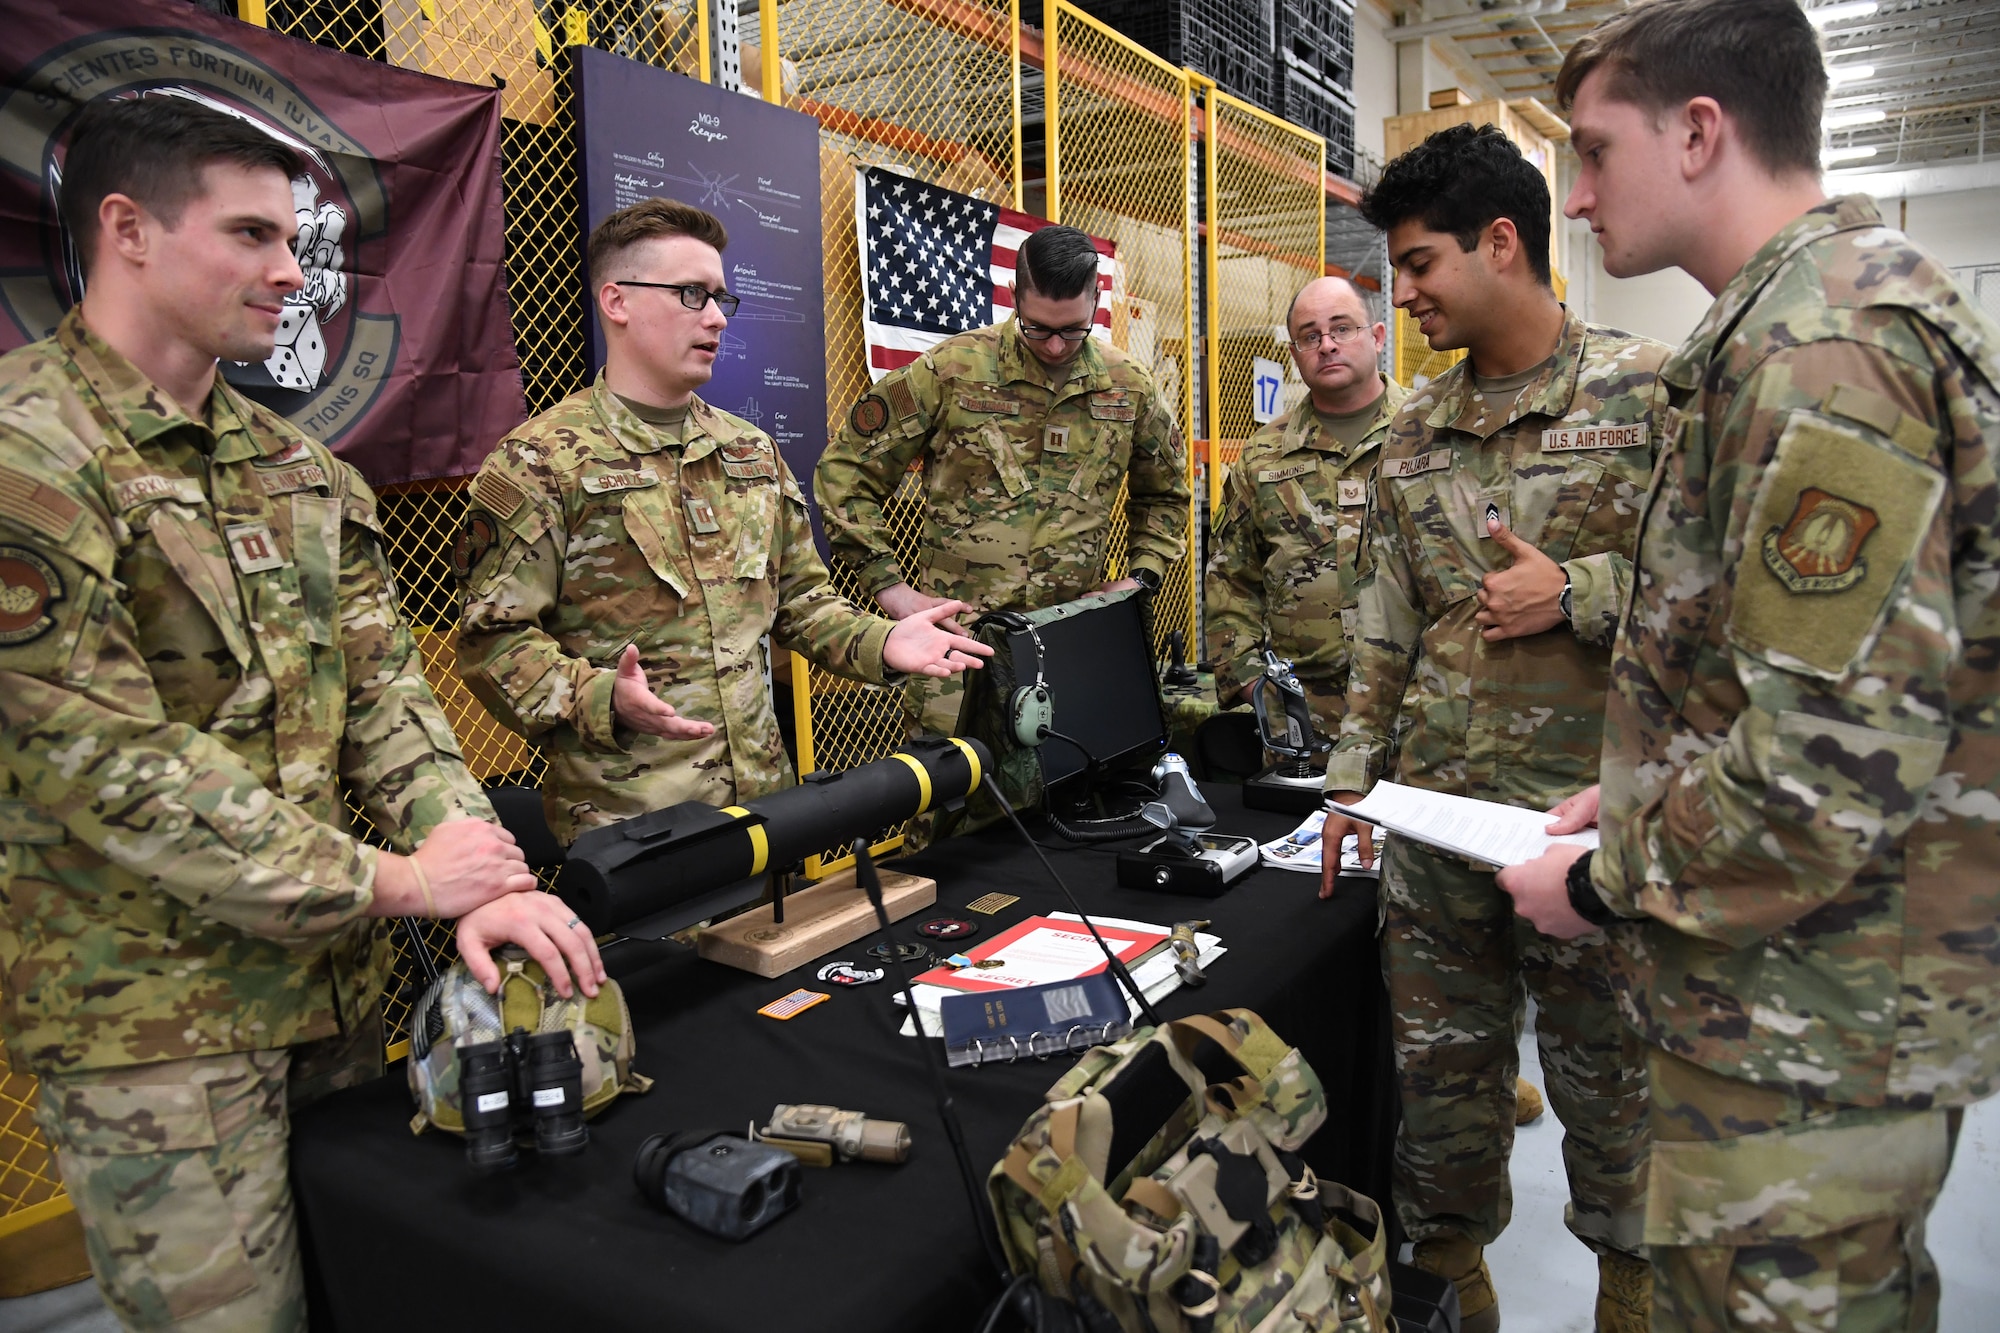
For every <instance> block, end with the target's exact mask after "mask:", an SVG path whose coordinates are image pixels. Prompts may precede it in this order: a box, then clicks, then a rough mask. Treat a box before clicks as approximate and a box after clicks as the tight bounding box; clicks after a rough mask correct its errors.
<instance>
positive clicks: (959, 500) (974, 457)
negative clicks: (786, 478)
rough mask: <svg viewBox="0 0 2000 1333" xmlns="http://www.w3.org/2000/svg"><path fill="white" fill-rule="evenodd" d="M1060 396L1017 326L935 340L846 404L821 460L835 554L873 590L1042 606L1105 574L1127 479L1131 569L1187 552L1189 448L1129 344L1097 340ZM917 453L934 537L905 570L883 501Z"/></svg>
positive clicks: (822, 497) (1160, 566)
mask: <svg viewBox="0 0 2000 1333" xmlns="http://www.w3.org/2000/svg"><path fill="white" fill-rule="evenodd" d="M1064 373H1065V375H1066V378H1065V379H1064V380H1063V382H1062V383H1061V384H1060V385H1059V386H1058V387H1057V388H1056V389H1054V390H1053V391H1051V390H1050V389H1049V388H1048V387H1047V385H1046V384H1045V383H1044V372H1043V370H1042V367H1041V363H1040V362H1039V361H1037V360H1035V356H1034V353H1033V352H1031V351H1029V350H1028V348H1027V347H1025V346H1024V345H1023V344H1022V342H1021V338H1020V335H1019V332H1018V330H1017V329H1016V327H1015V324H1014V322H1013V321H1012V320H1009V321H1008V322H1006V323H1004V324H996V325H992V326H990V327H988V328H983V329H975V330H973V331H972V332H970V333H962V334H959V335H958V336H957V337H954V338H947V339H946V340H945V341H944V342H942V343H939V344H938V345H937V346H936V347H933V348H932V349H931V350H930V351H929V352H926V353H925V354H924V355H923V356H921V357H919V358H918V359H917V360H915V361H913V362H911V363H910V364H909V365H907V366H904V367H903V368H902V369H900V370H897V371H895V372H894V373H892V374H890V375H888V376H887V377H885V378H884V379H883V380H882V382H881V383H879V384H877V385H876V386H875V387H874V388H873V389H872V390H871V391H870V392H869V393H868V394H867V396H865V397H863V398H862V399H861V401H860V402H858V403H856V404H855V405H854V408H853V410H852V411H850V412H849V413H848V418H847V422H846V424H845V425H844V426H843V427H842V428H841V430H840V432H839V434H838V435H836V436H835V437H834V440H833V443H832V444H831V445H829V446H828V448H827V451H826V453H825V454H823V455H822V456H821V458H820V461H819V468H818V470H817V472H816V473H815V477H816V485H815V491H816V496H817V498H818V500H819V505H820V513H821V515H822V517H824V519H825V520H826V530H827V536H828V538H829V539H830V540H831V542H832V545H833V553H834V555H835V556H837V557H839V558H840V559H842V560H845V561H846V562H847V563H848V564H850V565H852V566H853V567H854V569H855V570H856V572H857V573H858V575H859V576H860V586H861V587H862V589H863V590H865V591H866V592H867V593H868V594H869V595H871V596H872V595H873V594H875V593H877V592H880V591H881V590H882V589H884V588H887V587H889V586H891V585H892V584H896V583H907V584H909V585H910V586H911V587H913V588H915V589H916V590H917V591H919V592H923V593H928V594H930V595H932V596H935V597H951V598H960V599H962V600H964V601H966V602H969V603H971V604H972V605H973V606H975V607H977V608H978V609H979V610H981V611H999V610H1018V611H1032V610H1040V609H1041V608H1043V607H1048V606H1054V605H1056V604H1058V603H1060V602H1067V601H1071V600H1073V599H1075V598H1078V597H1081V596H1083V595H1084V594H1085V593H1088V592H1090V591H1091V590H1092V589H1094V588H1096V587H1098V586H1099V585H1100V584H1102V583H1103V582H1104V579H1105V576H1106V572H1107V571H1106V568H1105V565H1106V557H1107V552H1106V549H1105V545H1106V539H1107V538H1108V537H1109V535H1110V531H1111V522H1112V519H1113V517H1114V515H1115V513H1116V510H1115V509H1114V504H1115V501H1116V500H1117V497H1118V488H1119V486H1120V484H1121V483H1123V482H1125V481H1126V480H1127V479H1128V477H1129V479H1130V482H1131V490H1130V494H1129V496H1128V498H1127V501H1126V517H1127V519H1128V520H1129V527H1128V529H1127V539H1126V549H1127V556H1128V560H1127V563H1128V566H1129V567H1130V568H1140V569H1151V570H1153V571H1154V572H1155V573H1158V574H1165V573H1166V570H1167V567H1168V566H1169V565H1171V564H1172V563H1173V562H1174V561H1175V560H1177V559H1179V558H1180V556H1181V555H1182V554H1183V552H1184V551H1185V549H1186V545H1187V526H1188V498H1189V491H1188V483H1187V453H1186V449H1185V447H1184V446H1183V444H1182V441H1181V433H1180V428H1179V426H1177V425H1176V424H1175V422H1174V413H1173V409H1172V407H1171V406H1170V405H1169V404H1168V403H1167V401H1166V399H1165V398H1163V397H1162V396H1161V395H1160V392H1159V390H1158V389H1156V388H1155V387H1154V385H1153V380H1152V377H1151V376H1150V375H1148V374H1147V373H1146V371H1145V370H1144V369H1143V368H1142V367H1141V366H1140V365H1139V364H1138V363H1137V362H1135V361H1133V360H1132V359H1131V358H1129V357H1128V356H1126V355H1125V354H1124V353H1123V352H1120V351H1118V350H1117V349H1116V348H1114V347H1109V346H1106V345H1104V344H1103V343H1101V342H1100V341H1099V340H1098V339H1096V338H1090V339H1086V340H1085V342H1084V344H1083V347H1082V349H1081V350H1080V351H1079V352H1078V353H1077V355H1076V356H1075V358H1074V359H1072V360H1071V362H1070V363H1069V365H1068V366H1067V367H1066V368H1065V371H1064ZM919 459H921V460H922V468H923V473H924V502H923V533H922V536H921V538H920V539H919V542H918V547H919V555H918V559H919V560H920V561H921V564H920V565H919V566H918V567H917V568H915V569H905V568H904V567H903V565H902V563H901V561H900V560H899V559H898V558H897V556H896V553H895V549H894V546H893V544H892V543H891V541H890V534H889V526H888V523H887V520H886V519H885V518H884V516H883V512H882V508H883V505H884V504H885V503H886V502H887V500H888V498H889V496H890V495H892V494H893V493H894V492H895V490H896V487H897V486H898V485H900V484H901V482H902V480H903V474H904V473H905V472H907V471H908V470H909V468H910V465H911V464H912V463H913V462H916V461H917V460H919Z"/></svg>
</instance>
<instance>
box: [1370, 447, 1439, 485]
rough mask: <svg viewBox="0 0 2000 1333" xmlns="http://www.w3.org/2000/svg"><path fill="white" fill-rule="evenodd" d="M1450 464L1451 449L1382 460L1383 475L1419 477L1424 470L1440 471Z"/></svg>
mask: <svg viewBox="0 0 2000 1333" xmlns="http://www.w3.org/2000/svg"><path fill="white" fill-rule="evenodd" d="M1450 466H1451V450H1449V449H1433V450H1431V451H1430V452H1429V453H1427V454H1418V455H1417V456H1416V457H1415V458H1387V459H1384V460H1383V461H1382V475H1383V476H1385V477H1399V478H1400V477H1419V476H1422V475H1423V474H1424V473H1426V472H1442V471H1444V470H1445V469H1446V468H1448V467H1450Z"/></svg>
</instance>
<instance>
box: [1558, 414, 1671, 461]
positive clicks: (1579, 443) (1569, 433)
mask: <svg viewBox="0 0 2000 1333" xmlns="http://www.w3.org/2000/svg"><path fill="white" fill-rule="evenodd" d="M1649 438H1650V435H1649V433H1648V430H1647V426H1646V423H1645V422H1643V421H1641V422H1637V423H1635V424H1633V425H1630V426H1560V427H1557V428H1556V429H1554V430H1545V431H1543V432H1542V452H1543V453H1545V454H1559V453H1567V452H1569V451H1571V450H1574V449H1643V448H1645V447H1646V441H1647V440H1648V439H1649Z"/></svg>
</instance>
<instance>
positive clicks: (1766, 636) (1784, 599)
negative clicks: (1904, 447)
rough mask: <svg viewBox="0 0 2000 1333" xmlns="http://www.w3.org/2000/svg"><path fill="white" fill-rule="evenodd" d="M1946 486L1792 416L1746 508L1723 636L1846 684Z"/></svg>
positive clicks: (1920, 469)
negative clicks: (1843, 678) (1741, 546)
mask: <svg viewBox="0 0 2000 1333" xmlns="http://www.w3.org/2000/svg"><path fill="white" fill-rule="evenodd" d="M1944 489H1945V480H1944V477H1943V476H1942V475H1941V474H1939V473H1938V472H1936V471H1934V470H1932V469H1931V468H1928V467H1925V466H1924V465H1922V464H1920V463H1917V462H1915V461H1914V460H1912V459H1911V458H1910V457H1909V456H1908V455H1907V454H1904V453H1901V452H1898V451H1897V450H1895V449H1891V448H1887V447H1884V446H1883V445H1880V444H1877V443H1875V442H1874V441H1872V440H1870V439H1867V438H1864V437H1863V436H1861V435H1858V434H1856V433H1855V432H1853V431H1851V430H1847V429H1843V428H1841V427H1839V426H1837V425H1835V424H1834V423H1832V422H1830V421H1828V420H1827V419H1825V418H1824V417H1819V416H1811V415H1807V414H1804V413H1800V414H1797V415H1795V416H1794V417H1793V418H1792V419H1791V421H1790V422H1789V423H1788V424H1787V425H1786V427H1785V432H1784V434H1783V435H1782V436H1780V437H1779V440H1778V448H1777V452H1776V454H1775V455H1774V456H1773V458H1772V460H1771V465H1770V467H1769V468H1767V469H1766V470H1765V473H1764V478H1763V481H1762V483H1761V487H1760V489H1759V491H1758V494H1757V498H1756V500H1755V501H1754V502H1753V504H1752V507H1751V513H1750V523H1749V527H1748V528H1747V529H1746V530H1745V532H1744V534H1743V544H1744V546H1745V548H1746V549H1745V551H1744V559H1743V561H1742V563H1741V564H1740V565H1738V566H1737V574H1736V590H1735V597H1734V601H1733V603H1732V605H1731V607H1730V613H1729V637H1730V638H1731V639H1732V640H1733V641H1734V642H1736V643H1737V644H1738V645H1739V646H1741V647H1743V648H1746V649H1748V650H1749V651H1751V652H1754V653H1758V654H1760V655H1766V656H1771V657H1775V658H1779V659H1789V660H1790V661H1793V662H1797V663H1800V664H1802V665H1803V666H1804V667H1806V668H1807V669H1808V670H1810V671H1812V672H1814V673H1816V674H1819V675H1822V676H1827V677H1831V678H1835V679H1837V678H1839V677H1840V676H1842V675H1845V674H1846V672H1847V670H1848V669H1849V667H1851V666H1852V665H1853V663H1854V661H1855V659H1856V658H1858V657H1859V656H1860V655H1861V654H1862V653H1863V652H1865V651H1866V649H1867V646H1868V644H1869V643H1870V642H1871V641H1872V639H1873V637H1874V635H1875V633H1876V629H1877V626H1878V625H1879V624H1880V621H1881V618H1882V615H1883V614H1884V612H1885V610H1886V608H1887V607H1888V606H1889V604H1890V602H1891V601H1892V600H1893V599H1894V597H1895V595H1896V593H1897V591H1898V590H1899V589H1900V588H1901V587H1902V586H1903V584H1904V583H1905V582H1906V581H1907V579H1908V574H1909V570H1910V567H1911V566H1912V565H1913V564H1914V563H1915V562H1916V559H1917V554H1918V552H1919V551H1920V550H1921V549H1922V548H1923V544H1924V540H1925V538H1926V536H1927V535H1928V533H1929V530H1930V526H1931V523H1932V520H1933V519H1934V518H1935V517H1936V514H1937V507H1938V504H1939V502H1940V501H1941V499H1942V497H1943V495H1944Z"/></svg>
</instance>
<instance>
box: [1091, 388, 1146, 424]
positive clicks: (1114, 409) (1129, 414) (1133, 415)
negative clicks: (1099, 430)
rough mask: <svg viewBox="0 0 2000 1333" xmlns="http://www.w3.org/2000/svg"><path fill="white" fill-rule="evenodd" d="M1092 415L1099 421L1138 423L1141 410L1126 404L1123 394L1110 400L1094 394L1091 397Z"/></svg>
mask: <svg viewBox="0 0 2000 1333" xmlns="http://www.w3.org/2000/svg"><path fill="white" fill-rule="evenodd" d="M1090 415H1091V416H1092V417H1094V418H1096V419H1097V420H1099V421H1136V420H1138V417H1139V409H1138V408H1136V407H1134V406H1132V404H1130V403H1128V402H1126V401H1125V397H1124V395H1123V394H1120V395H1119V396H1118V397H1117V398H1110V397H1108V396H1107V395H1105V394H1099V393H1094V394H1092V395H1090Z"/></svg>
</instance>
